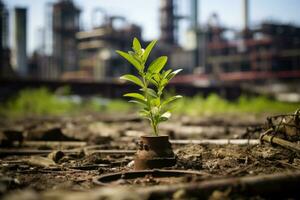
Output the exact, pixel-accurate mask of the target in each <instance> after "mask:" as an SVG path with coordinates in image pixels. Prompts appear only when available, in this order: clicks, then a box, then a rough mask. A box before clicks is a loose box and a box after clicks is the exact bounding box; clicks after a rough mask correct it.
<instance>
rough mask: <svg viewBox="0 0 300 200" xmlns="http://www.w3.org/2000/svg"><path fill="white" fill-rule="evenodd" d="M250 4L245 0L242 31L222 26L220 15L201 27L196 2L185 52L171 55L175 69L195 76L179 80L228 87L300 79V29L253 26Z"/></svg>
mask: <svg viewBox="0 0 300 200" xmlns="http://www.w3.org/2000/svg"><path fill="white" fill-rule="evenodd" d="M248 3H249V2H248V0H243V7H242V9H243V12H242V13H243V17H242V20H243V28H242V30H240V31H237V30H234V29H230V28H227V27H224V26H222V25H221V24H220V20H219V17H218V15H217V14H212V15H211V17H210V18H209V20H208V22H207V23H206V24H204V25H202V26H201V27H199V25H198V23H197V15H195V12H196V13H198V11H197V8H198V6H197V4H198V3H197V0H191V13H192V14H191V26H190V29H189V30H188V32H187V34H186V37H187V43H186V44H184V50H181V51H179V52H178V51H177V52H176V51H173V54H172V55H171V56H172V58H174V60H173V61H172V65H174V64H176V63H177V64H176V65H177V66H178V64H179V66H185V67H183V68H184V69H187V70H188V72H189V73H192V74H194V75H191V76H186V77H185V76H178V77H177V80H176V81H177V82H195V81H200V80H207V81H208V82H207V84H218V83H221V84H222V83H223V82H232V81H267V80H284V79H299V78H300V27H297V26H294V25H292V24H280V23H276V22H263V23H262V24H261V25H259V26H256V27H250V26H249V21H250V20H249V5H248ZM228 33H229V34H230V35H231V37H227V35H228ZM173 63H174V64H173Z"/></svg>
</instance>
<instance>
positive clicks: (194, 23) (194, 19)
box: [191, 0, 198, 28]
mask: <svg viewBox="0 0 300 200" xmlns="http://www.w3.org/2000/svg"><path fill="white" fill-rule="evenodd" d="M191 27H192V28H197V27H198V0H191Z"/></svg>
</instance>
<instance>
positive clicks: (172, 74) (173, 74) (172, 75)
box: [167, 69, 182, 80]
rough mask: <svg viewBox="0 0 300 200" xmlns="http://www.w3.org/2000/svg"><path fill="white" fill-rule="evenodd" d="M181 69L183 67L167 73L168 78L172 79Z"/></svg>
mask: <svg viewBox="0 0 300 200" xmlns="http://www.w3.org/2000/svg"><path fill="white" fill-rule="evenodd" d="M181 71H182V69H177V70H175V71H173V72H171V73H170V74H169V75H167V79H168V80H171V79H172V78H173V77H174V76H176V74H178V73H179V72H181Z"/></svg>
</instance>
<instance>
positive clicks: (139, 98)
mask: <svg viewBox="0 0 300 200" xmlns="http://www.w3.org/2000/svg"><path fill="white" fill-rule="evenodd" d="M155 44H156V40H154V41H152V42H151V43H150V44H149V45H148V46H147V47H146V49H143V48H142V47H141V44H140V42H139V41H138V39H137V38H134V40H133V45H132V50H133V51H129V52H128V53H126V52H123V51H116V52H117V53H118V54H119V55H120V56H122V57H123V58H125V59H126V60H127V61H128V62H129V63H130V64H132V65H133V67H135V69H136V70H137V72H138V76H135V75H132V74H126V75H123V76H121V77H120V79H123V80H126V81H130V82H132V83H134V84H136V85H137V86H139V87H140V91H139V92H136V93H127V94H124V96H125V97H129V98H131V100H130V101H129V102H132V103H136V104H139V105H140V106H141V110H140V111H139V113H140V115H141V116H142V117H144V118H146V119H148V120H149V121H150V124H151V127H152V129H153V134H154V135H155V136H158V134H159V133H158V124H159V123H161V122H164V121H167V120H168V119H169V118H170V117H171V112H170V111H169V110H168V109H167V107H168V105H169V104H170V103H171V102H173V101H175V100H177V99H179V98H181V97H182V96H180V95H176V96H172V97H169V98H167V99H164V98H163V95H164V89H165V87H166V85H167V84H168V83H169V81H170V80H171V79H172V78H173V77H174V76H175V75H176V74H178V73H179V72H180V71H181V70H182V69H178V70H175V71H172V70H171V69H169V70H166V71H164V70H162V69H163V68H164V67H165V64H166V63H167V60H168V57H167V56H161V57H158V58H157V59H155V60H154V61H152V62H151V64H150V65H149V66H148V67H146V62H147V59H148V56H149V54H150V52H151V50H152V48H153V47H154V46H155Z"/></svg>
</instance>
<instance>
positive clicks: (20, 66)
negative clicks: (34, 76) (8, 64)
mask: <svg viewBox="0 0 300 200" xmlns="http://www.w3.org/2000/svg"><path fill="white" fill-rule="evenodd" d="M14 19H15V34H14V44H15V50H14V51H15V69H16V70H17V72H18V73H19V74H20V75H21V76H26V75H27V39H26V38H27V9H26V8H15V18H14Z"/></svg>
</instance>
